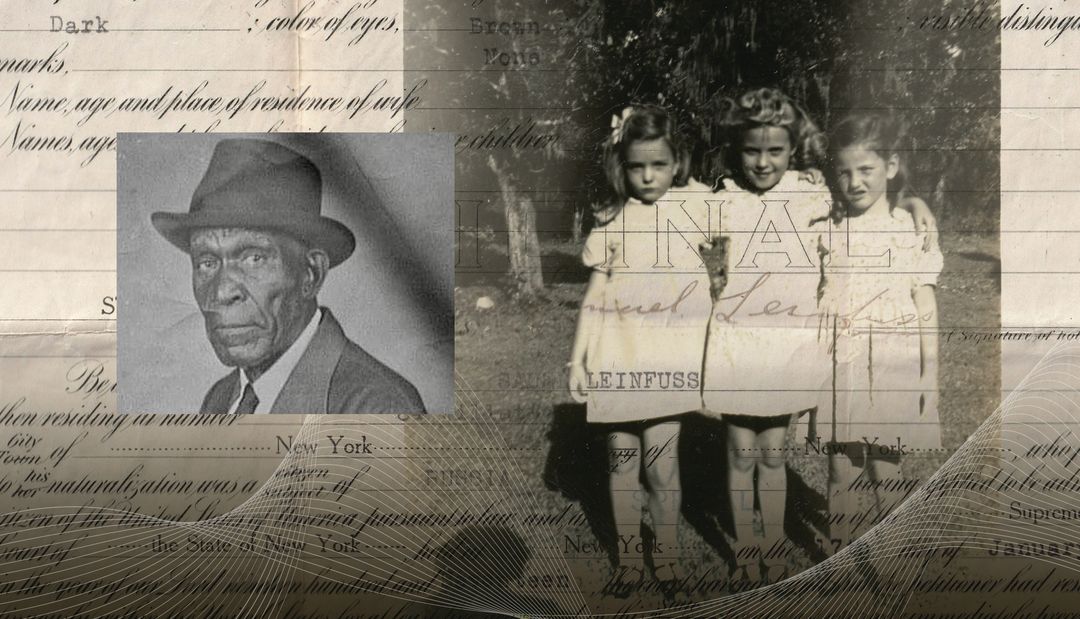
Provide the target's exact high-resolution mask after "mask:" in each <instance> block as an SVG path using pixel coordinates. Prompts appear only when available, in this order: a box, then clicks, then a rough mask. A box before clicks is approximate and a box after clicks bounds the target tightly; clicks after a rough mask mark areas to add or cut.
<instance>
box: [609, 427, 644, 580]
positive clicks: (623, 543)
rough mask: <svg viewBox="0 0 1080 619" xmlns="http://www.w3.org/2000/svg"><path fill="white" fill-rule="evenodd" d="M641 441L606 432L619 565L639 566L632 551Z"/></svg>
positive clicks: (636, 530) (636, 539)
mask: <svg viewBox="0 0 1080 619" xmlns="http://www.w3.org/2000/svg"><path fill="white" fill-rule="evenodd" d="M640 466H641V440H640V439H639V438H638V437H637V435H636V434H633V433H631V432H621V431H619V432H610V433H608V470H609V472H610V481H611V483H610V492H611V511H612V514H613V515H614V516H615V532H616V534H617V535H618V537H619V540H618V544H619V564H620V565H623V566H628V567H631V566H632V567H637V566H640V565H641V564H642V560H641V557H640V556H637V555H636V554H635V553H636V548H637V545H638V543H639V542H640V541H641V540H640V539H639V535H640V533H641V484H640V483H638V472H639V471H640V468H639V467H640Z"/></svg>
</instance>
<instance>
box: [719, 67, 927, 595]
mask: <svg viewBox="0 0 1080 619" xmlns="http://www.w3.org/2000/svg"><path fill="white" fill-rule="evenodd" d="M717 120H718V126H719V127H720V129H721V137H720V140H721V143H720V148H718V149H717V151H716V152H718V153H719V156H720V159H719V162H718V163H714V164H713V165H712V166H711V167H712V168H713V169H714V170H716V169H718V171H719V172H720V173H722V174H724V175H726V176H728V178H725V179H724V180H723V183H722V185H721V186H720V188H719V189H718V191H717V193H715V194H713V196H711V198H710V201H711V202H714V203H715V202H720V210H721V213H720V228H721V234H722V235H723V237H726V238H727V239H729V243H728V252H727V260H728V264H727V278H728V281H727V285H726V287H725V288H724V290H723V292H722V293H721V295H720V297H719V298H718V299H716V301H715V305H714V307H713V314H712V317H711V320H710V323H709V334H708V338H707V344H706V353H705V377H704V389H703V398H704V405H705V411H706V413H709V414H716V415H719V416H721V417H722V418H723V419H724V420H725V421H726V422H727V445H726V448H727V465H728V480H727V481H728V492H729V498H730V503H731V509H732V520H733V521H734V525H735V531H734V532H735V540H734V546H733V550H734V551H735V559H736V566H737V567H738V568H739V569H741V570H743V573H744V575H745V576H746V577H747V578H749V579H751V580H756V579H757V578H759V577H760V575H761V574H760V568H761V566H762V564H764V566H765V567H766V568H767V569H768V570H769V572H770V573H769V574H768V575H769V577H770V578H775V577H777V576H780V575H782V573H783V572H785V571H786V566H787V558H788V555H789V553H790V551H791V549H792V548H793V546H792V545H791V544H790V543H789V541H788V540H787V536H786V534H785V532H784V511H785V503H786V496H787V473H786V470H785V464H786V459H787V458H786V455H787V454H786V452H785V442H786V437H787V430H788V425H789V422H790V420H791V417H792V415H795V414H799V413H803V412H807V411H810V410H812V409H813V408H814V407H815V406H817V404H818V401H819V397H820V392H821V389H822V384H823V380H824V377H825V373H826V372H827V370H828V363H827V358H826V356H825V355H824V351H823V350H822V349H821V346H820V340H819V333H818V328H819V323H820V320H819V316H818V304H817V294H818V285H819V282H820V258H819V254H818V247H817V238H818V236H817V232H816V231H815V224H816V223H817V222H821V221H824V220H826V219H827V218H828V216H829V214H830V211H831V201H832V197H831V194H830V193H829V190H828V188H827V187H826V186H825V185H824V184H823V183H822V182H820V180H819V177H820V174H819V173H817V171H816V169H817V168H818V167H819V166H820V164H821V163H824V162H825V161H826V158H825V149H824V145H825V136H824V135H823V134H822V132H821V131H820V130H819V129H818V128H817V126H816V125H815V124H814V122H813V121H812V120H811V119H810V118H809V116H808V115H807V114H806V112H804V111H803V110H802V109H801V107H800V106H799V105H798V104H796V103H795V102H794V101H792V100H791V99H790V98H788V97H787V96H786V95H784V94H783V93H782V92H780V91H778V90H775V89H769V88H763V89H757V90H751V91H749V92H747V93H745V94H743V95H742V96H741V97H739V98H738V99H736V100H728V101H726V102H725V107H724V109H723V110H722V111H721V114H720V116H719V118H718V119H717ZM800 170H801V171H802V172H801V173H800V172H799V171H800ZM904 208H909V209H912V211H913V212H914V213H915V219H916V220H918V221H919V222H920V226H922V227H925V228H928V229H932V228H933V226H934V223H935V222H934V218H933V216H932V215H931V214H930V211H929V208H928V207H927V206H926V204H925V202H923V201H922V200H919V199H917V198H915V199H911V200H908V201H907V202H906V203H905V204H904ZM909 228H910V229H911V231H912V233H914V225H913V224H912V225H910V226H909ZM755 477H756V482H757V483H756V492H755ZM755 504H756V505H757V506H758V507H759V508H760V512H759V513H760V521H759V522H760V525H761V526H760V535H758V531H755V528H757V527H755V514H754V511H755V510H754V506H755ZM772 568H779V570H778V571H779V573H772V572H773V569H772Z"/></svg>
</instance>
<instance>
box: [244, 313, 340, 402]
mask: <svg viewBox="0 0 1080 619" xmlns="http://www.w3.org/2000/svg"><path fill="white" fill-rule="evenodd" d="M322 313H323V311H322V309H321V308H320V309H319V310H318V311H316V312H315V315H314V316H312V317H311V321H310V322H308V324H307V326H306V327H304V330H303V331H301V332H300V337H298V338H296V341H295V342H293V343H292V345H291V346H289V348H288V350H286V351H285V353H284V354H282V355H281V356H280V357H278V360H277V361H275V362H274V364H273V365H271V366H270V368H269V369H268V370H266V371H265V372H263V374H262V376H259V379H258V380H256V381H255V382H254V383H252V385H253V386H254V388H255V395H256V396H258V398H259V405H258V406H256V407H255V414H256V415H260V414H265V413H269V412H270V407H271V406H273V405H274V402H275V401H277V399H278V395H280V394H281V390H282V389H283V388H284V387H285V381H287V380H289V376H290V375H291V374H292V373H293V370H295V369H296V365H297V364H298V363H300V357H301V356H303V354H304V351H305V350H307V347H308V345H309V344H311V340H312V339H314V338H315V332H316V331H317V330H318V328H319V321H321V320H322ZM249 382H251V381H249V380H248V378H247V374H246V373H245V372H244V371H243V370H240V391H239V394H240V395H239V396H237V398H236V401H235V402H233V404H232V406H230V407H229V413H230V414H232V413H235V412H236V409H237V408H238V407H239V406H240V397H242V396H243V394H244V388H246V387H247V385H248V383H249Z"/></svg>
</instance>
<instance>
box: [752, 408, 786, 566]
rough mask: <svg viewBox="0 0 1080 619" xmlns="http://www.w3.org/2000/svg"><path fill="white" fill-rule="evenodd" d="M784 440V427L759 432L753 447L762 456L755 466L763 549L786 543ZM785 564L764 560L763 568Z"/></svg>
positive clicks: (779, 558) (774, 558)
mask: <svg viewBox="0 0 1080 619" xmlns="http://www.w3.org/2000/svg"><path fill="white" fill-rule="evenodd" d="M786 437H787V426H786V425H783V426H777V427H775V428H768V429H766V430H762V431H761V432H759V433H758V435H757V441H756V443H757V446H758V449H759V450H760V453H761V458H760V460H758V464H757V473H758V500H759V501H760V503H761V520H762V524H763V525H764V529H765V544H764V546H765V548H766V549H769V548H771V547H772V546H773V545H774V544H776V543H777V542H782V541H783V540H785V539H786V536H785V534H784V508H785V503H786V499H787V471H785V470H784V463H785V462H786V461H787V457H786V454H785V453H784V439H785V438H786ZM770 554H771V553H770ZM786 562H787V560H786V557H785V556H783V555H780V556H772V557H766V565H773V564H785V563H786Z"/></svg>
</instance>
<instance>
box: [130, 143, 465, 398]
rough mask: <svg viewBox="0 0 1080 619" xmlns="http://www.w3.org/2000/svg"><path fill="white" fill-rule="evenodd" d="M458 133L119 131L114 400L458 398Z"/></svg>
mask: <svg viewBox="0 0 1080 619" xmlns="http://www.w3.org/2000/svg"><path fill="white" fill-rule="evenodd" d="M453 166H454V154H453V142H452V139H451V137H450V136H445V135H404V134H232V135H225V134H220V135H214V134H190V135H179V134H122V135H121V136H120V138H119V140H118V148H117V228H118V247H117V280H118V281H117V299H116V304H115V306H116V308H117V310H116V312H117V329H118V358H117V368H118V374H119V380H120V384H121V388H120V390H119V409H120V411H121V412H124V413H144V412H146V413H203V414H276V413H283V414H327V413H329V414H335V413H351V414H366V413H391V414H420V413H425V412H430V413H439V412H450V410H451V409H452V406H453V362H454V351H453V285H454V273H453V259H452V256H453V245H452V243H453V219H452V218H453V196H454V180H453V179H454V176H453V174H454V168H453Z"/></svg>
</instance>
